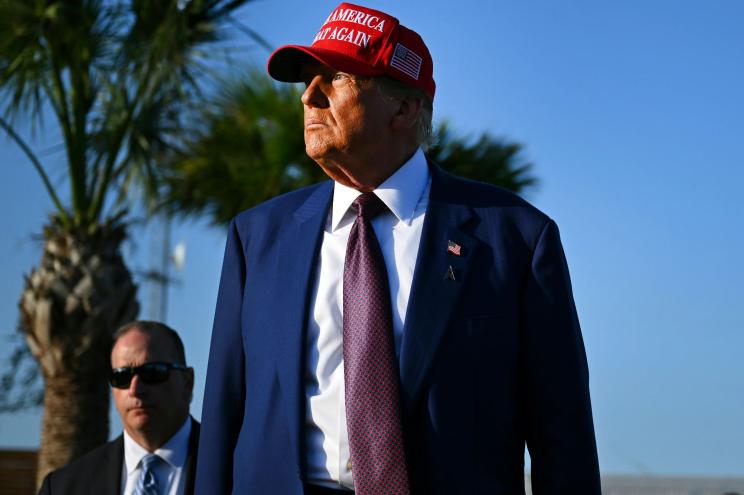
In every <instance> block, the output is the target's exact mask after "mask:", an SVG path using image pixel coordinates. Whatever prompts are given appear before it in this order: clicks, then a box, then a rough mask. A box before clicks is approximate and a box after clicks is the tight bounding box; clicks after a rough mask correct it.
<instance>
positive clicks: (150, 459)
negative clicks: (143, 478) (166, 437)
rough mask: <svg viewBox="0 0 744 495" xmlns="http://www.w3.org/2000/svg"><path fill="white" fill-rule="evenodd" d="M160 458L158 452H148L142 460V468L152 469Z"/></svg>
mask: <svg viewBox="0 0 744 495" xmlns="http://www.w3.org/2000/svg"><path fill="white" fill-rule="evenodd" d="M159 460H160V456H158V455H157V454H147V455H146V456H145V457H143V458H142V460H141V461H140V462H141V463H142V469H143V470H145V471H147V470H150V469H152V468H153V467H155V465H156V464H157V463H158V461H159Z"/></svg>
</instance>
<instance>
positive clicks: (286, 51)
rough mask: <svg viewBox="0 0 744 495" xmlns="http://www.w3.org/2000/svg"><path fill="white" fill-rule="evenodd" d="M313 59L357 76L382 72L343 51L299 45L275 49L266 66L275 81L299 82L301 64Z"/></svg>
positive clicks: (377, 74) (300, 79) (375, 74)
mask: <svg viewBox="0 0 744 495" xmlns="http://www.w3.org/2000/svg"><path fill="white" fill-rule="evenodd" d="M313 61H317V62H320V63H321V64H325V65H327V66H329V67H332V68H334V69H336V70H340V71H343V72H348V73H349V74H356V75H358V76H379V75H382V74H383V73H384V71H383V70H376V69H375V68H373V67H370V66H369V65H367V64H366V63H364V62H360V61H358V60H356V59H354V58H352V57H349V56H348V55H344V54H343V53H338V52H336V51H331V50H324V49H322V48H317V47H310V46H300V45H287V46H283V47H281V48H279V49H277V50H276V51H275V52H274V53H272V54H271V56H270V57H269V62H268V65H267V67H266V68H267V70H268V72H269V75H270V76H271V77H273V78H274V79H276V80H277V81H283V82H301V81H302V77H301V76H302V74H301V72H302V67H303V65H305V64H307V63H308V62H313Z"/></svg>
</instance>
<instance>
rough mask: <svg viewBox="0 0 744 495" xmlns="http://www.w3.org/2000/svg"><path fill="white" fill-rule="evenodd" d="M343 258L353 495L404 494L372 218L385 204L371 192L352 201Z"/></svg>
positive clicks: (389, 325) (394, 376) (394, 367)
mask: <svg viewBox="0 0 744 495" xmlns="http://www.w3.org/2000/svg"><path fill="white" fill-rule="evenodd" d="M351 206H352V208H354V210H356V213H357V218H356V221H355V222H354V225H353V226H352V227H351V233H350V234H349V241H348V243H347V244H346V260H345V261H344V307H343V313H344V384H345V394H346V424H347V427H348V431H349V448H350V450H351V461H352V466H353V470H354V486H355V489H356V493H357V494H358V495H369V494H391V495H399V494H409V493H410V492H411V490H410V488H409V486H408V468H407V466H406V457H405V449H404V445H403V428H402V426H401V419H400V404H399V383H398V382H399V377H398V364H397V361H396V359H395V347H394V344H393V317H392V312H391V309H390V288H389V286H388V277H387V271H386V270H385V260H384V259H383V257H382V251H381V250H380V245H379V243H378V242H377V236H375V231H374V230H373V229H372V224H371V220H372V218H374V217H375V215H377V214H378V213H380V212H382V211H384V210H385V209H386V206H385V204H384V203H383V202H382V201H381V200H380V198H378V197H377V196H375V194H374V193H364V194H362V195H361V196H359V197H358V198H357V199H356V200H355V201H354V203H353V204H352V205H351Z"/></svg>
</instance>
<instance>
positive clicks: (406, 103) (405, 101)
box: [392, 96, 423, 130]
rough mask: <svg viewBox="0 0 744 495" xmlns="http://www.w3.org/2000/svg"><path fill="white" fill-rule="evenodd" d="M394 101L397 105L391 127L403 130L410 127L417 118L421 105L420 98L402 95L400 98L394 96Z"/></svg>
mask: <svg viewBox="0 0 744 495" xmlns="http://www.w3.org/2000/svg"><path fill="white" fill-rule="evenodd" d="M396 102H397V104H398V106H397V109H396V111H395V113H394V114H393V119H392V126H393V129H398V130H405V129H410V128H412V127H413V126H414V125H415V124H416V119H418V116H419V113H420V112H421V107H422V106H423V102H422V101H421V98H414V97H411V96H404V97H402V98H396Z"/></svg>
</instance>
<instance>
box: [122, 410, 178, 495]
mask: <svg viewBox="0 0 744 495" xmlns="http://www.w3.org/2000/svg"><path fill="white" fill-rule="evenodd" d="M190 436H191V417H187V418H186V421H185V422H184V424H183V426H181V428H179V430H178V431H177V432H176V433H175V435H173V436H172V437H171V438H170V440H168V441H167V442H165V444H163V446H162V447H160V448H159V449H157V450H156V451H155V452H153V454H156V455H158V456H160V458H161V459H163V460H164V461H165V462H159V463H157V464H156V466H155V478H157V480H158V486H159V489H160V493H161V494H163V495H183V492H184V489H185V485H186V474H185V472H184V471H185V464H186V458H187V457H188V454H189V437H190ZM149 453H150V452H148V451H147V449H145V448H144V447H142V446H141V445H140V444H138V443H137V442H135V441H134V439H133V438H132V437H130V436H129V434H128V433H127V432H126V430H125V431H124V465H123V466H122V473H121V493H122V495H132V494H133V493H134V488H135V487H136V486H137V482H138V481H139V479H140V476H141V475H142V467H141V465H140V461H141V460H142V458H143V457H145V456H146V455H147V454H149ZM166 487H167V488H166Z"/></svg>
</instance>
